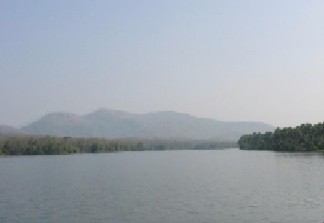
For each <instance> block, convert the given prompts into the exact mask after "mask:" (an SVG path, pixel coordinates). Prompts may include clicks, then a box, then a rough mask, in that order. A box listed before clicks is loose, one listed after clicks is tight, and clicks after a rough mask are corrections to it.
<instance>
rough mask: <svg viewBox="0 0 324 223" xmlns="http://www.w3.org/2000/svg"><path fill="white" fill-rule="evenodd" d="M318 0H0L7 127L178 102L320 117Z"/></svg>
mask: <svg viewBox="0 0 324 223" xmlns="http://www.w3.org/2000/svg"><path fill="white" fill-rule="evenodd" d="M323 12H324V1H322V0H308V1H305V0H271V1H265V0H245V1H238V0H222V1H220V0H199V1H198V0H195V1H193V0H163V1H161V0H136V1H133V0H93V1H89V0H55V1H42V0H27V1H26V0H1V1H0V105H1V107H0V124H7V125H11V126H15V127H21V126H24V125H27V124H29V123H31V122H32V121H35V120H37V119H38V118H40V117H41V116H43V115H44V114H46V113H50V112H63V111H64V112H71V113H75V114H80V115H82V114H86V113H90V112H92V111H94V110H96V109H98V108H103V107H104V108H108V109H117V110H124V111H128V112H133V113H147V112H155V111H164V110H169V111H170V110H171V111H176V112H182V113H189V114H192V115H194V116H197V117H207V118H213V119H216V120H223V121H260V122H265V123H269V124H272V125H274V126H280V127H283V126H296V125H299V124H301V123H318V122H323V121H324V41H323V39H324V13H323Z"/></svg>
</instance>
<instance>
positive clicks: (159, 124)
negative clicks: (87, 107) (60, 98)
mask: <svg viewBox="0 0 324 223" xmlns="http://www.w3.org/2000/svg"><path fill="white" fill-rule="evenodd" d="M21 130H22V131H23V132H25V133H29V134H37V135H54V136H62V137H63V136H71V137H101V138H127V137H136V138H173V139H219V140H238V139H239V137H240V136H241V135H242V134H247V133H252V132H266V131H272V130H274V127H273V126H271V125H268V124H265V123H261V122H225V121H216V120H213V119H208V118H197V117H194V116H191V115H189V114H183V113H177V112H172V111H161V112H154V113H148V114H132V113H128V112H125V111H118V110H108V109H99V110H96V111H94V112H93V113H90V114H87V115H76V114H71V113H50V114H46V115H44V116H43V117H42V118H40V119H39V120H37V121H35V122H33V123H31V124H30V125H27V126H25V127H23V128H22V129H21Z"/></svg>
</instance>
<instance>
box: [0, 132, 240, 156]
mask: <svg viewBox="0 0 324 223" xmlns="http://www.w3.org/2000/svg"><path fill="white" fill-rule="evenodd" d="M235 147H237V142H235V141H215V140H208V141H205V140H163V139H152V140H149V139H143V140H142V139H116V140H112V139H101V138H71V137H53V136H31V135H14V136H6V135H2V136H0V155H61V154H73V153H105V152H118V151H144V150H185V149H190V150H206V149H209V150H211V149H223V148H235Z"/></svg>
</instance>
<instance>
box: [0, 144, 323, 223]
mask: <svg viewBox="0 0 324 223" xmlns="http://www.w3.org/2000/svg"><path fill="white" fill-rule="evenodd" d="M323 174H324V156H323V154H316V153H277V152H269V151H240V150H238V149H231V150H217V151H159V152H158V151H155V152H123V153H113V154H96V155H93V154H85V155H71V156H36V157H8V158H0V222H24V223H26V222H27V223H35V222H50V223H54V222H55V223H56V222H63V223H64V222H66V223H68V222H69V223H70V222H78V223H79V222H81V223H82V222H98V223H99V222H112V223H114V222H115V223H117V222H118V223H119V222H123V223H124V222H131V223H145V222H157V223H168V222H169V223H174V222H180V223H181V222H183V223H190V222H192V223H196V222H205V223H207V222H210V223H212V222H213V223H214V222H223V223H233V222H240V223H251V222H252V223H253V222H255V223H262V222H266V223H269V222H294V223H296V222H297V223H298V222H300V223H308V222H309V223H310V222H314V223H315V222H323V220H324V192H323V188H324V178H323Z"/></svg>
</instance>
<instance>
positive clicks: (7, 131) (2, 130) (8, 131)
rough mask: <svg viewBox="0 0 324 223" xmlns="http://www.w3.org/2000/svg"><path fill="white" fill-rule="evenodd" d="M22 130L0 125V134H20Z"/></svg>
mask: <svg viewBox="0 0 324 223" xmlns="http://www.w3.org/2000/svg"><path fill="white" fill-rule="evenodd" d="M21 133H22V131H21V130H19V129H16V128H14V127H12V126H8V125H0V135H13V134H21Z"/></svg>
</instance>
